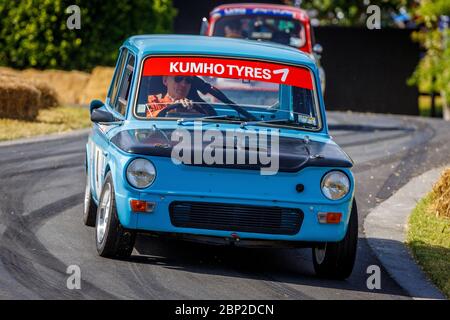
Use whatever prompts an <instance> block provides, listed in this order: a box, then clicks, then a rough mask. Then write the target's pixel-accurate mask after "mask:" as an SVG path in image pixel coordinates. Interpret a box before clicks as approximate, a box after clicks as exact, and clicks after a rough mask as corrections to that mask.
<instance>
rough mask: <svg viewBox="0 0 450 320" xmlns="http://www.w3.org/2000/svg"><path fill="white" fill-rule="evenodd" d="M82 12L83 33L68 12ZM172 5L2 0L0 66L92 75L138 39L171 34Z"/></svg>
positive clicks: (137, 0) (150, 0) (147, 0)
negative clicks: (133, 37) (126, 42)
mask: <svg viewBox="0 0 450 320" xmlns="http://www.w3.org/2000/svg"><path fill="white" fill-rule="evenodd" d="M71 5H78V6H79V7H80V9H81V15H80V16H81V29H79V30H77V29H73V30H69V29H68V27H67V20H68V18H69V17H70V13H66V9H67V8H68V7H69V6H71ZM175 14H176V10H175V9H174V8H173V6H172V0H130V1H123V0H108V1H104V0H90V1H88V0H21V1H11V0H0V17H1V19H0V65H3V66H8V67H13V68H21V69H22V68H29V67H31V68H37V69H45V68H53V69H63V70H73V69H77V70H85V71H90V70H91V69H92V68H93V67H95V66H97V65H105V66H112V65H114V62H115V60H116V57H117V53H118V48H119V46H120V44H121V43H122V42H123V41H124V40H125V39H126V38H127V37H129V36H131V35H134V34H149V33H169V32H171V30H172V21H173V18H174V16H175Z"/></svg>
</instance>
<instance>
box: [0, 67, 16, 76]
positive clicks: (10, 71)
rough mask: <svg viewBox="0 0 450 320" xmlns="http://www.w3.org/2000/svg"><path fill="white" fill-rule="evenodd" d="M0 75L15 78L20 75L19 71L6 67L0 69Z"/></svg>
mask: <svg viewBox="0 0 450 320" xmlns="http://www.w3.org/2000/svg"><path fill="white" fill-rule="evenodd" d="M0 75H12V76H17V75H20V71H19V70H15V69H12V68H8V67H0Z"/></svg>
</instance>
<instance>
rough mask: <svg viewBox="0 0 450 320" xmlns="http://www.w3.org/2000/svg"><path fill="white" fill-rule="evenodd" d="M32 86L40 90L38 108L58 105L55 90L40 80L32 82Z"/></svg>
mask: <svg viewBox="0 0 450 320" xmlns="http://www.w3.org/2000/svg"><path fill="white" fill-rule="evenodd" d="M33 85H34V87H35V88H36V89H38V90H39V91H40V92H41V98H40V101H39V106H40V109H50V108H54V107H57V106H59V105H60V103H59V96H58V93H57V92H56V90H54V89H53V88H51V87H49V86H48V85H47V84H45V83H42V82H38V81H36V82H34V83H33Z"/></svg>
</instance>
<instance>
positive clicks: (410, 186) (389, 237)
mask: <svg viewBox="0 0 450 320" xmlns="http://www.w3.org/2000/svg"><path fill="white" fill-rule="evenodd" d="M445 167H447V166H444V167H440V168H436V169H433V170H430V171H427V172H425V173H424V174H422V175H420V176H418V177H415V178H413V179H411V180H410V181H409V182H408V183H407V184H406V185H405V186H403V187H402V188H401V189H399V190H398V191H397V192H396V193H395V194H394V195H393V196H391V197H390V198H389V199H387V200H386V201H384V202H382V203H381V204H380V205H379V206H377V207H376V208H375V209H373V210H372V211H371V212H370V213H369V214H368V215H367V217H366V219H365V221H364V232H365V236H366V239H367V242H368V244H369V246H370V247H371V248H372V250H373V252H374V253H375V255H376V256H377V257H378V259H379V260H380V262H381V263H382V264H383V266H384V268H385V269H386V270H387V272H388V273H389V274H390V276H391V277H392V278H393V279H394V280H395V281H396V282H397V283H398V284H399V285H400V286H401V287H402V288H403V289H404V290H405V291H406V292H407V293H408V294H410V295H411V297H412V298H413V299H446V298H445V296H444V295H443V293H442V292H441V291H440V290H439V289H438V288H437V287H436V286H435V285H434V284H433V283H432V282H431V281H430V280H429V279H428V277H427V276H426V275H425V273H424V272H423V271H422V269H421V268H420V266H419V265H418V264H417V263H416V262H415V260H414V258H413V257H412V254H411V252H410V250H409V248H408V246H407V245H406V243H405V241H406V234H407V230H408V229H407V227H408V218H409V216H410V214H411V212H412V210H413V209H414V208H415V207H416V205H417V203H418V202H419V200H420V199H422V198H423V197H424V196H425V195H427V194H428V192H430V191H431V188H432V186H433V184H434V183H436V182H437V181H438V179H439V177H440V175H441V173H442V171H443V170H444V168H445Z"/></svg>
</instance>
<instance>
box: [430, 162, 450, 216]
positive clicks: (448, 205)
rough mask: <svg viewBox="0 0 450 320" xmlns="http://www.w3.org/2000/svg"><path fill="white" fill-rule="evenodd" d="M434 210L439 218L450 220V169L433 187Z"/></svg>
mask: <svg viewBox="0 0 450 320" xmlns="http://www.w3.org/2000/svg"><path fill="white" fill-rule="evenodd" d="M432 192H433V204H432V206H431V207H432V208H431V209H432V210H433V211H434V212H435V213H436V216H438V217H447V218H450V168H448V169H446V170H445V171H444V172H443V173H442V176H441V178H440V179H439V181H438V182H437V183H436V184H435V185H434V187H433V191H432Z"/></svg>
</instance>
